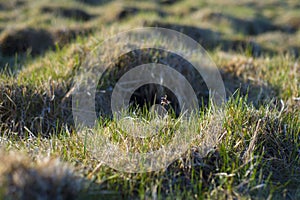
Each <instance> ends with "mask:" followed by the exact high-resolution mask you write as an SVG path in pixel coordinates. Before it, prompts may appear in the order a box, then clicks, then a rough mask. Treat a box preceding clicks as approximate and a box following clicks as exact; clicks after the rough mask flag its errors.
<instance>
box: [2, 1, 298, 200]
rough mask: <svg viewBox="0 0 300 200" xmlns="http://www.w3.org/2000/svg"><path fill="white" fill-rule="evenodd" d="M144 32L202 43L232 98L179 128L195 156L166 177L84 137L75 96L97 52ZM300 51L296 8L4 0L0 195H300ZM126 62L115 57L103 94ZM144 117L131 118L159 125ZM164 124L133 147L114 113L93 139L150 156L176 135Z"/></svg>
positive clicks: (173, 126) (172, 124) (182, 159)
mask: <svg viewBox="0 0 300 200" xmlns="http://www.w3.org/2000/svg"><path fill="white" fill-rule="evenodd" d="M146 26H147V27H148V26H151V27H164V28H169V29H173V30H176V31H179V32H182V33H184V34H186V35H188V36H189V37H191V38H193V39H194V40H196V41H197V42H199V43H200V44H201V45H202V46H203V47H204V48H205V49H206V50H207V52H208V53H209V56H210V57H211V59H212V60H213V61H214V62H215V63H216V65H217V66H218V69H219V71H220V73H221V76H222V79H223V81H224V85H225V88H226V95H227V102H226V103H225V104H224V105H222V107H221V109H215V108H214V106H213V105H211V104H210V103H209V99H208V97H207V95H206V96H205V94H204V95H202V97H203V98H204V99H206V101H205V102H204V104H203V105H202V106H201V109H200V111H199V113H198V114H197V115H196V118H194V119H193V121H192V122H191V123H189V124H187V125H184V130H185V131H186V132H187V133H191V134H194V135H195V136H196V137H195V139H194V140H193V141H192V142H191V144H190V145H189V147H188V150H187V151H186V152H184V153H183V154H182V155H180V156H179V159H176V160H175V161H174V162H173V163H172V164H170V165H169V166H168V167H166V168H165V169H162V170H158V171H154V172H142V173H126V172H122V171H118V170H115V169H112V168H110V167H109V166H108V165H107V164H106V163H105V162H103V161H102V160H99V159H98V158H99V156H98V155H101V153H102V152H101V151H96V150H95V151H91V150H90V148H88V146H87V144H86V143H85V140H83V139H82V137H81V135H82V134H81V133H80V131H78V130H77V129H76V128H75V124H74V120H73V116H72V91H73V90H72V89H73V86H74V77H75V75H76V73H77V72H78V69H80V68H81V67H83V66H84V62H85V59H86V58H87V57H88V55H89V53H90V52H91V51H93V50H94V49H95V48H97V47H98V46H99V44H101V43H102V42H103V41H104V40H106V39H107V38H109V37H111V36H113V35H115V34H117V33H120V32H122V31H126V30H131V29H133V28H137V27H146ZM110 53H111V52H106V54H107V58H108V59H110V56H111V54H110ZM113 53H118V49H116V50H115V52H113ZM106 54H105V55H106ZM299 55H300V2H299V1H298V0H286V1H280V0H266V1H254V0H253V1H252V0H243V1H238V2H237V1H234V0H225V1H205V0H199V1H194V0H155V1H150V0H147V1H138V0H124V1H117V0H112V1H108V0H98V1H97V0H64V1H58V0H52V1H50V0H40V1H38V0H11V1H6V0H0V133H1V136H0V145H1V150H0V154H1V161H0V196H1V199H74V198H78V199H300V186H299V185H300V91H299V87H300V83H299V78H300V63H299ZM148 59H149V58H148ZM150 59H152V58H150ZM157 59H158V60H159V59H161V58H160V57H157ZM130 62H131V61H130V60H129V59H127V57H126V56H125V57H122V58H120V59H119V60H118V61H116V63H114V64H113V65H112V66H113V67H112V68H111V69H110V70H109V71H108V76H107V77H106V79H105V81H104V83H103V84H102V86H101V87H102V88H101V89H103V90H106V91H108V90H109V88H111V87H113V86H114V83H115V81H116V79H118V78H120V75H122V73H124V70H125V71H126V70H127V68H128V66H129V65H130ZM173 64H174V63H173ZM185 69H186V70H187V74H188V75H191V77H192V78H191V81H192V82H193V81H194V83H195V84H196V81H199V80H198V79H197V77H196V78H195V77H193V76H192V75H193V71H191V70H190V68H185ZM196 86H197V85H196ZM198 90H199V88H198ZM145 91H147V90H145ZM143 95H144V96H143V98H149V99H151V98H153V96H151V95H152V94H151V93H150V92H149V93H147V92H146V93H144V94H143ZM101 100H102V101H100V103H99V104H98V106H99V107H100V108H99V109H100V110H101V109H104V111H103V110H102V111H103V112H104V113H106V110H105V109H106V105H107V104H108V103H109V102H107V101H106V100H105V98H104V99H101ZM170 100H171V102H174V101H176V99H174V98H173V99H172V98H171V99H170ZM147 114H149V113H148V112H146V113H142V114H141V115H138V116H135V117H136V119H138V120H141V119H142V120H144V121H142V122H140V123H141V124H142V125H143V124H144V123H145V124H151V123H153V121H151V120H149V118H147V117H145V115H146V116H147ZM218 116H223V117H222V119H221V120H219V118H218ZM159 120H161V119H159ZM167 120H168V121H167V125H164V127H163V128H162V129H161V130H160V132H159V134H158V136H159V137H158V138H155V137H154V139H152V138H150V139H148V138H147V139H145V140H134V139H132V137H131V136H130V134H129V133H126V132H125V133H124V132H122V131H120V127H122V126H124V124H122V122H120V121H119V120H117V119H111V118H109V117H108V115H104V116H101V119H99V126H98V127H97V131H98V132H99V133H100V134H101V136H106V137H107V138H109V140H110V141H111V142H114V143H115V144H118V145H119V146H120V147H121V149H122V150H123V151H124V152H127V151H134V152H147V151H149V150H155V149H158V148H159V147H161V146H164V145H166V144H168V142H170V141H171V140H172V139H173V135H174V134H173V133H174V132H176V131H178V130H179V132H180V129H178V126H177V125H178V123H179V121H180V118H176V117H174V116H173V117H170V118H168V119H167ZM125 126H126V123H125ZM146 134H147V133H146ZM95 145H97V144H95ZM128 146H129V148H130V150H128V149H127V148H128ZM206 147H209V148H206ZM111 159H112V160H113V161H112V162H118V160H122V159H121V158H120V157H114V158H111ZM122 161H123V160H122Z"/></svg>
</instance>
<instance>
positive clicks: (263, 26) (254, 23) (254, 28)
mask: <svg viewBox="0 0 300 200" xmlns="http://www.w3.org/2000/svg"><path fill="white" fill-rule="evenodd" d="M203 20H206V21H210V22H214V23H218V24H229V25H230V26H231V27H232V28H233V29H234V30H235V31H236V32H237V33H242V34H245V35H258V34H261V33H265V32H269V31H282V32H288V33H293V32H295V31H296V30H297V29H294V28H288V27H282V26H279V25H274V24H273V23H272V22H271V21H270V20H268V19H266V18H264V17H262V16H259V17H257V18H252V19H240V18H237V17H233V16H231V15H227V14H223V13H216V12H212V13H209V14H207V15H205V16H204V17H203Z"/></svg>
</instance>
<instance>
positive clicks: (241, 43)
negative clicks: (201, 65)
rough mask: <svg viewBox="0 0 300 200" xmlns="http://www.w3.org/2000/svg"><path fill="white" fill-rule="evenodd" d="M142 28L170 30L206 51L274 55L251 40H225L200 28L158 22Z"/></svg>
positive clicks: (210, 31)
mask: <svg viewBox="0 0 300 200" xmlns="http://www.w3.org/2000/svg"><path fill="white" fill-rule="evenodd" d="M144 26H151V27H163V28H167V29H172V30H175V31H178V32H181V33H183V34H186V35H188V36H189V37H191V38H193V39H194V40H196V41H197V42H199V43H200V44H201V45H202V46H203V48H205V49H207V50H213V49H215V48H221V50H224V51H236V52H248V53H251V54H252V55H253V56H260V55H261V54H274V53H275V52H273V51H272V50H270V49H267V48H264V47H262V46H260V45H259V44H257V43H255V42H254V41H251V40H241V39H235V38H233V39H225V38H224V37H223V35H222V34H221V33H219V32H215V31H212V30H210V29H205V28H200V27H196V26H187V25H179V24H171V23H160V22H147V21H146V22H144Z"/></svg>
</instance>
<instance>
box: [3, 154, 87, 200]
mask: <svg viewBox="0 0 300 200" xmlns="http://www.w3.org/2000/svg"><path fill="white" fill-rule="evenodd" d="M1 161H2V163H1V165H0V185H1V196H2V197H1V198H4V199H73V198H75V197H76V196H77V195H78V194H79V192H80V190H81V188H82V185H83V184H82V181H81V180H80V179H79V177H76V176H75V175H74V172H73V170H71V168H69V167H68V166H67V165H66V164H64V163H62V162H60V161H59V160H58V159H40V160H38V161H35V162H33V161H32V160H31V159H29V158H28V157H27V156H24V155H23V154H22V153H20V152H6V151H3V150H2V151H1Z"/></svg>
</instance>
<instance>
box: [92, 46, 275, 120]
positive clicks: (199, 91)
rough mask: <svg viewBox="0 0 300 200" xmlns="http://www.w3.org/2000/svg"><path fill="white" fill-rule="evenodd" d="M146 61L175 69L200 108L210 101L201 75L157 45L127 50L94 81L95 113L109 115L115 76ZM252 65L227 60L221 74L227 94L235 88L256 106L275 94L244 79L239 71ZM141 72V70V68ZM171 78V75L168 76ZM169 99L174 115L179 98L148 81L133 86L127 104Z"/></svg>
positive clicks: (132, 104) (178, 111)
mask: <svg viewBox="0 0 300 200" xmlns="http://www.w3.org/2000/svg"><path fill="white" fill-rule="evenodd" d="M148 63H159V64H164V65H168V66H170V67H172V68H173V69H175V70H176V71H178V72H179V73H180V74H181V75H183V76H184V77H185V79H186V80H187V81H188V82H189V84H190V85H191V86H192V88H193V90H194V91H195V94H196V96H197V99H198V102H199V108H204V107H207V106H208V104H209V90H208V88H207V86H206V83H205V82H204V80H203V78H202V76H201V75H200V74H199V72H198V71H197V70H196V68H195V67H194V66H193V65H192V64H191V63H190V62H188V61H187V60H185V59H184V58H182V57H180V56H179V55H177V54H174V53H172V52H166V51H164V50H159V49H139V50H134V51H131V52H128V53H127V54H124V55H122V56H120V57H119V58H118V59H117V60H116V61H115V62H113V64H112V66H110V67H108V69H107V70H106V71H105V72H104V73H103V75H102V77H101V79H100V80H99V82H98V85H97V92H96V99H95V102H96V104H95V107H96V111H97V112H96V113H97V114H98V117H100V116H101V117H105V116H111V115H112V113H111V96H112V92H113V88H114V87H115V85H116V83H117V82H118V80H119V79H120V78H121V77H122V76H123V75H124V74H125V73H126V72H128V71H129V70H131V69H132V68H134V67H136V66H140V65H142V64H148ZM251 67H253V68H255V66H253V63H252V61H251V60H250V61H242V62H233V63H228V66H225V67H223V70H221V71H220V72H221V76H222V79H223V81H224V85H225V88H226V94H227V97H229V96H231V95H233V94H234V93H235V92H236V91H237V90H239V92H240V93H241V95H242V96H246V95H248V101H249V103H253V104H254V105H255V106H257V107H258V106H259V105H261V104H262V103H263V102H264V101H267V100H270V99H271V98H272V97H273V96H274V92H273V89H272V88H269V87H267V86H266V85H263V84H258V83H255V82H254V81H250V80H245V78H243V77H242V74H241V72H239V71H238V70H244V69H245V68H248V69H249V68H251ZM141 73H143V72H141ZM170 79H172V77H170ZM165 95H166V96H167V99H168V100H169V101H170V105H169V106H168V107H166V109H167V110H168V109H171V110H173V111H175V114H176V116H178V115H179V114H180V112H181V110H180V106H179V103H178V102H179V100H178V98H180V97H176V96H175V94H174V93H173V92H171V90H168V89H167V88H165V87H162V86H161V85H157V84H147V85H144V86H142V87H140V88H138V89H136V90H135V91H134V92H133V94H132V96H131V99H130V102H129V103H130V106H133V108H144V107H145V106H146V107H147V109H150V108H151V106H153V104H161V99H162V98H163V97H164V96H165Z"/></svg>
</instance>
